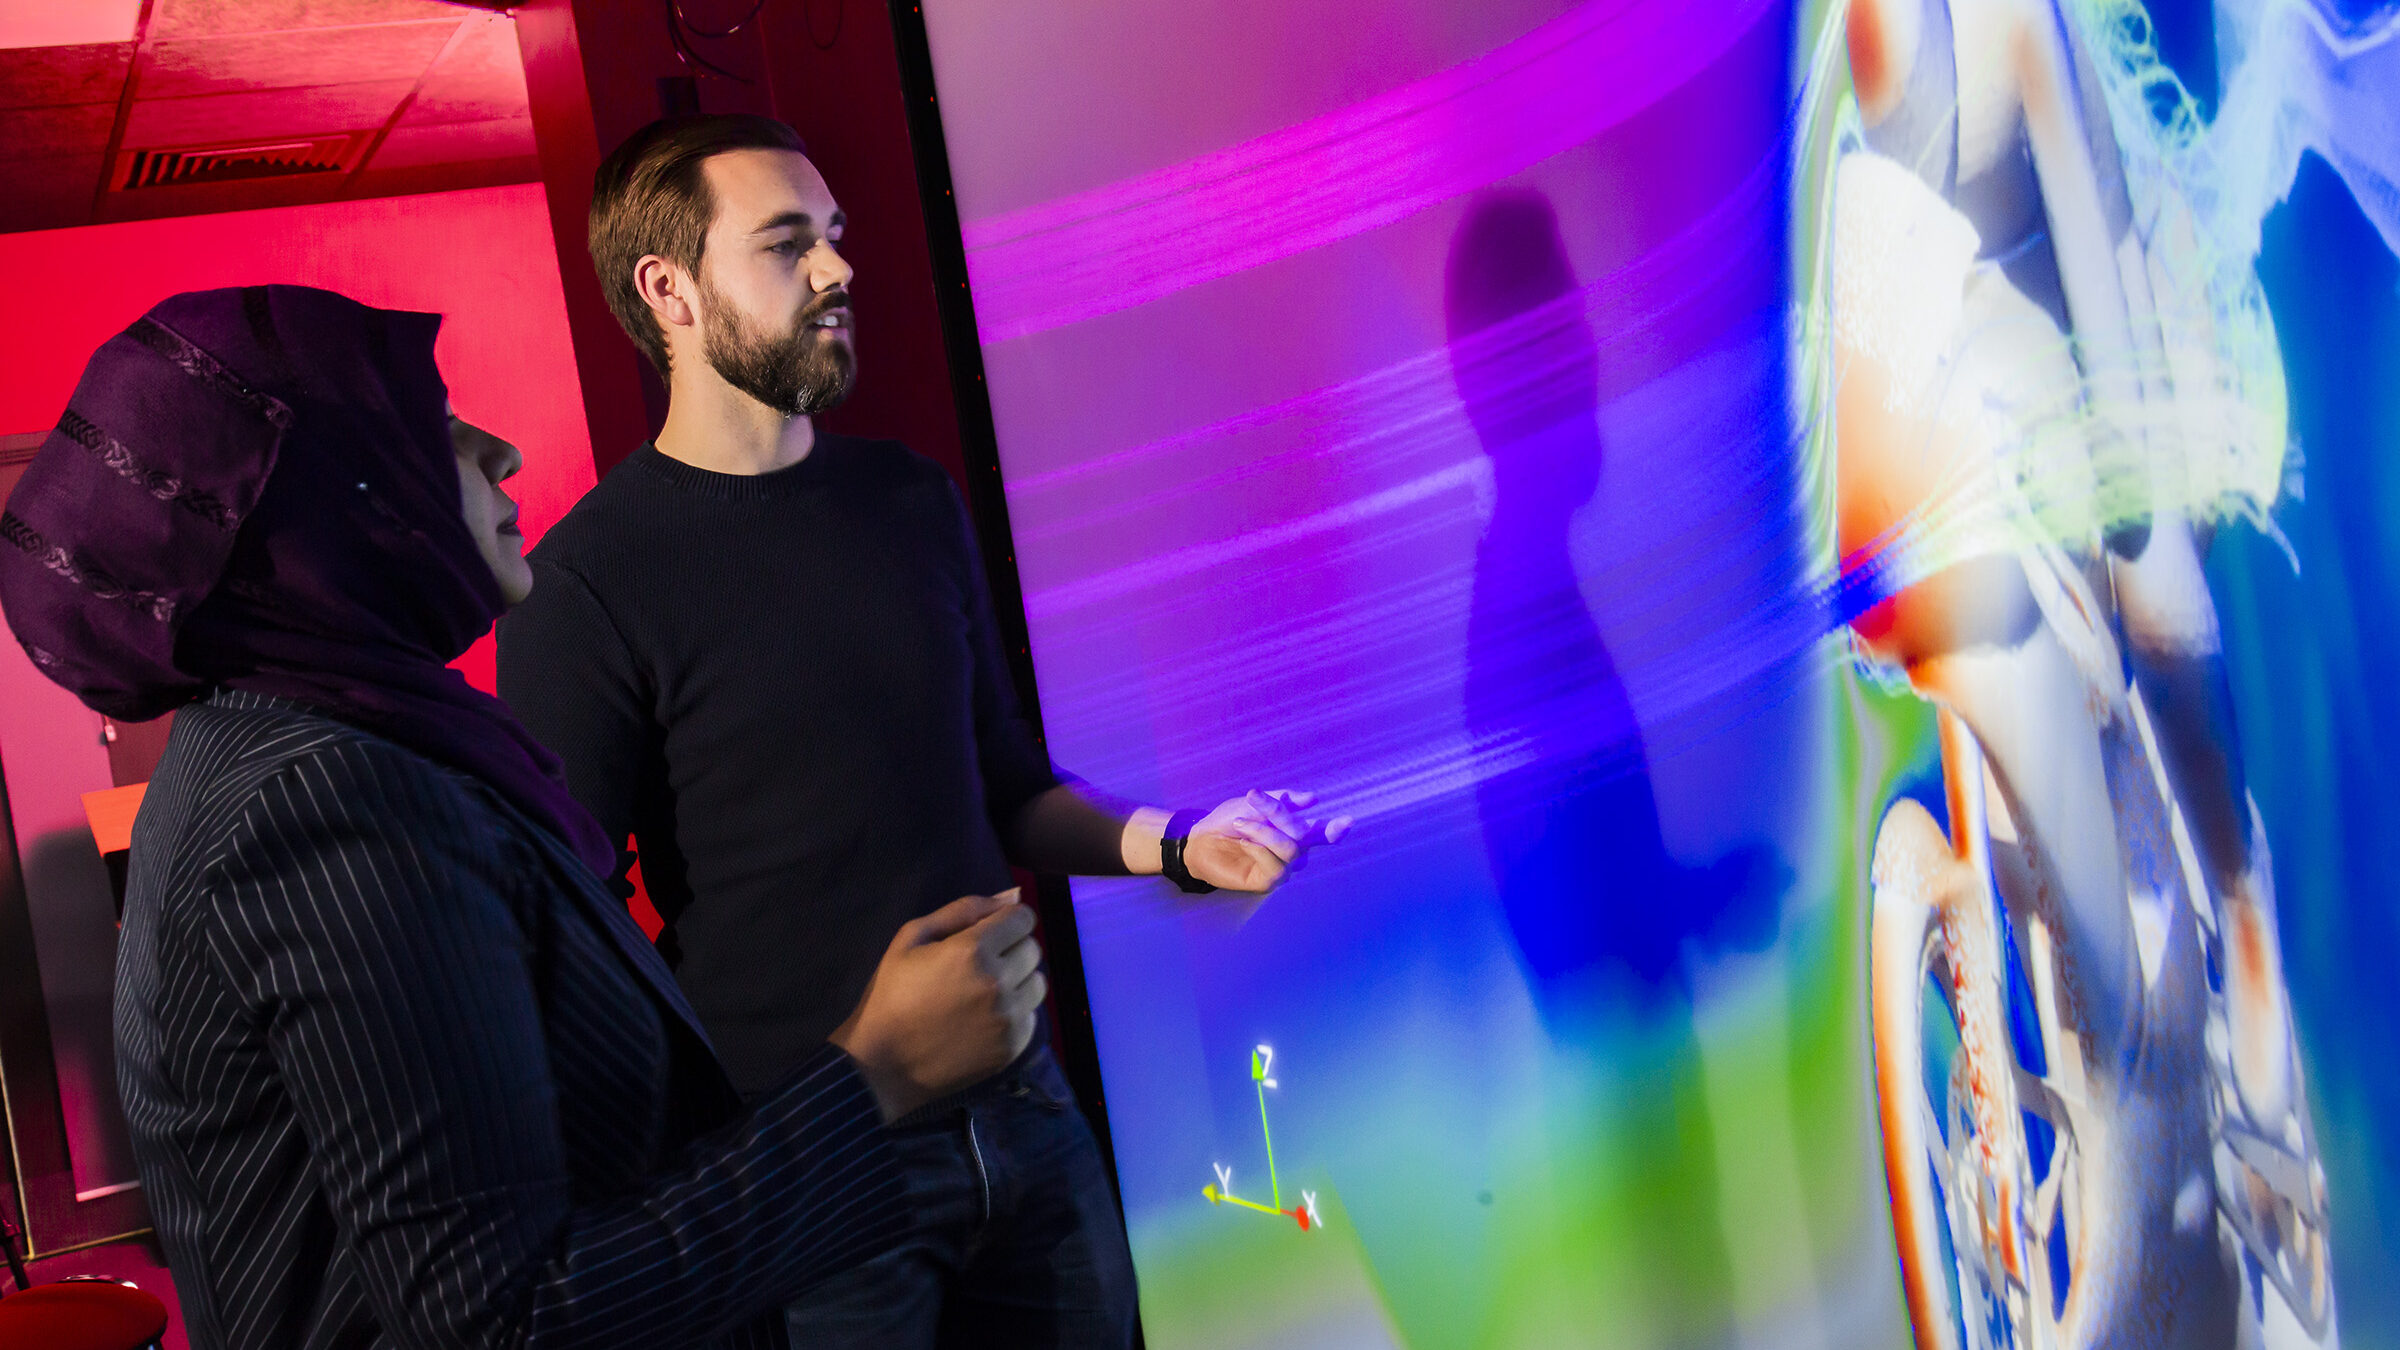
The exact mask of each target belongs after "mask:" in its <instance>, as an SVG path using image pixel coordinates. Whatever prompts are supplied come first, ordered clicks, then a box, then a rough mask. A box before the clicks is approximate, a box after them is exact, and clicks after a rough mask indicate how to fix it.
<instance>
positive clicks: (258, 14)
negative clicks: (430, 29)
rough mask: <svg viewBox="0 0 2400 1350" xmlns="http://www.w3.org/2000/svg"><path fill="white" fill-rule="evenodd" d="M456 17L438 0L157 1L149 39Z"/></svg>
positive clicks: (453, 8)
mask: <svg viewBox="0 0 2400 1350" xmlns="http://www.w3.org/2000/svg"><path fill="white" fill-rule="evenodd" d="M458 17H459V10H458V9H457V8H456V7H455V6H452V5H444V4H439V3H436V0H158V3H157V6H156V8H155V9H154V10H153V11H152V12H151V15H150V40H151V41H152V42H160V41H164V40H166V39H169V38H179V37H194V36H199V35H203V34H209V33H265V32H273V31H275V30H278V29H285V28H333V27H338V26H341V25H344V24H361V23H405V22H407V21H409V20H411V19H422V20H426V21H429V22H430V21H432V20H435V19H448V20H450V21H452V22H454V23H455V22H456V21H457V20H458Z"/></svg>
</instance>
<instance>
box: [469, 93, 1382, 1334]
mask: <svg viewBox="0 0 2400 1350" xmlns="http://www.w3.org/2000/svg"><path fill="white" fill-rule="evenodd" d="M844 226H845V221H844V219H843V216H842V213H841V210H840V208H839V207H838V206H837V204H836V203H835V201H834V198H833V195H832V193H831V192H830V191H829V190H828V189H827V187H826V185H825V182H824V180H823V179H822V178H821V177H820V176H819V175H818V174H817V171H816V169H815V168H814V167H813V166H812V165H810V163H809V162H808V160H807V159H806V158H805V157H804V156H803V155H802V153H801V145H800V140H799V137H798V136H797V135H796V134H795V133H794V132H793V131H792V130H791V128H789V127H787V126H785V125H783V124H782V123H780V122H775V121H772V120H768V119H764V118H755V117H694V118H678V119H671V120H668V121H664V122H658V123H653V124H652V125H651V126H649V127H647V128H644V129H643V130H642V131H640V132H637V133H636V134H635V135H634V137H633V138H632V139H631V140H629V141H628V142H626V144H625V145H624V146H622V147H621V148H619V149H618V150H617V151H616V152H615V153H614V154H612V155H611V156H609V158H608V160H607V162H605V163H604V164H602V165H601V167H600V171H599V174H598V176H597V179H596V182H595V189H594V194H593V202H592V214H591V246H592V257H593V261H594V263H595V265H596V266H597V267H598V269H599V273H600V278H601V282H602V285H603V287H604V288H605V290H606V292H607V295H608V298H609V302H610V306H611V308H612V309H613V310H614V311H615V313H616V315H617V318H618V320H619V322H621V323H622V324H623V325H624V326H625V330H626V332H627V334H628V335H629V336H631V337H632V338H633V340H634V342H635V344H636V345H638V346H640V347H641V348H642V350H643V353H644V354H645V355H646V356H647V357H648V358H649V359H650V361H651V363H652V364H653V365H655V366H656V367H657V368H658V369H659V371H660V373H661V374H662V375H664V376H665V378H666V380H667V382H668V386H669V404H668V413H667V420H666V424H665V426H664V427H663V428H662V429H661V430H660V432H659V434H658V438H657V440H656V441H655V442H654V443H653V444H650V445H645V446H643V447H641V448H640V449H638V450H636V451H635V452H634V453H633V454H632V455H631V456H630V457H628V458H627V459H626V460H625V462H624V463H622V464H621V465H619V466H618V467H617V469H616V470H615V471H613V472H612V473H610V475H609V476H608V478H607V479H606V480H605V481H604V482H602V483H601V484H600V485H599V486H598V487H596V488H594V489H593V490H592V492H591V493H590V494H589V495H587V496H586V497H585V498H584V499H583V501H582V502H581V503H579V504H578V505H577V506H576V508H575V509H574V510H573V511H572V512H571V513H569V515H568V516H567V518H566V519H565V520H563V521H561V522H560V523H559V524H558V525H557V526H556V527H555V528H553V529H552V530H551V531H550V532H549V534H548V535H547V536H546V537H545V538H544V539H543V541H542V543H541V545H540V546H539V547H538V548H537V549H536V550H535V551H534V553H533V555H532V558H533V562H534V565H535V568H536V572H537V575H538V576H539V578H540V583H539V585H537V587H536V588H535V591H534V598H533V600H532V601H531V602H530V603H529V604H528V605H527V606H525V607H524V608H522V609H520V610H519V611H517V613H516V614H515V615H513V616H512V617H511V618H510V619H509V621H508V623H507V624H506V625H505V626H504V628H503V629H502V632H501V643H500V687H501V690H502V693H503V695H504V696H505V697H506V698H507V700H508V702H509V703H510V704H511V705H512V706H513V707H514V708H516V709H517V711H518V712H519V714H520V715H521V716H522V717H523V718H524V719H525V721H526V723H527V725H529V726H530V727H531V728H532V729H533V730H534V732H535V734H536V735H537V736H539V737H540V738H541V739H542V740H544V741H545V742H547V743H548V744H549V745H550V746H551V747H552V748H553V749H555V750H556V751H557V752H558V753H559V754H560V755H561V756H562V757H563V758H564V759H565V761H566V765H567V774H568V781H569V785H570V786H571V788H572V789H573V791H574V793H575V795H576V796H577V797H578V798H580V799H581V800H582V801H583V802H584V803H586V804H587V805H588V806H589V807H590V808H591V809H592V811H593V812H594V814H596V815H597V816H598V817H599V818H600V821H601V823H602V825H603V827H604V828H606V829H607V830H608V831H609V833H610V836H611V837H612V838H615V839H623V838H625V837H626V835H627V834H628V833H630V834H631V835H632V836H633V837H634V840H635V843H636V846H637V850H638V853H639V858H640V862H641V866H642V875H643V879H644V881H645V883H646V884H647V887H648V890H649V893H650V896H651V899H652V900H653V902H654V903H655V904H656V905H657V907H658V909H659V912H660V914H661V915H662V916H664V917H665V919H666V921H667V925H668V927H667V931H666V932H665V933H663V934H662V935H661V937H660V946H661V948H662V949H663V950H664V951H665V952H666V953H667V956H668V959H669V961H670V963H671V964H673V965H674V967H675V970H676V975H677V978H678V980H679V981H680V982H681V983H682V985H683V987H684V989H685V990H686V992H687V993H688V994H689V996H690V998H691V1000H692V1003H693V1006H694V1007H695V1008H696V1009H697V1010H698V1011H699V1013H700V1016H701V1018H702V1019H703V1021H704V1022H705V1023H706V1024H707V1026H708V1029H709V1032H710V1034H711V1036H712V1037H713V1038H714V1039H715V1041H716V1044H717V1047H718V1049H719V1051H720V1052H721V1053H722V1055H723V1056H724V1058H725V1061H726V1063H727V1065H728V1066H729V1067H730V1068H731V1070H732V1072H733V1075H734V1079H735V1082H736V1084H737V1085H738V1086H740V1087H741V1088H742V1089H743V1090H745V1091H748V1090H752V1089H754V1088H757V1087H761V1086H764V1085H766V1084H768V1083H771V1082H773V1081H775V1080H776V1078H777V1076H778V1075H779V1074H780V1073H781V1072H782V1071H783V1070H784V1069H785V1067H786V1066H788V1065H789V1064H790V1063H791V1062H792V1061H793V1060H794V1059H795V1058H796V1057H798V1056H799V1055H801V1054H803V1053H805V1052H806V1051H807V1050H808V1048H809V1047H812V1046H814V1045H816V1044H818V1043H821V1042H822V1041H823V1040H824V1039H825V1035H826V1033H827V1032H828V1031H829V1030H831V1029H832V1028H833V1027H834V1026H835V1024H836V1023H838V1022H839V1021H840V1020H841V1018H842V1017H843V1016H844V1015H845V1014H846V1013H847V1011H848V1010H849V1008H850V1007H852V1006H853V1005H854V1004H856V1002H857V1001H858V998H859V994H860V991H861V990H863V989H864V988H866V986H867V983H868V980H869V977H870V975H871V974H872V973H873V971H874V969H875V961H876V958H877V956H878V954H880V953H881V952H882V951H883V950H884V948H885V947H886V945H887V944H888V943H889V942H890V941H891V937H892V933H893V931H894V930H895V929H896V928H897V927H898V926H899V925H901V924H903V923H905V922H908V921H910V920H912V919H914V918H916V917H917V916H919V915H922V914H925V913H928V912H930V911H931V910H933V909H935V908H936V907H938V906H939V905H940V904H942V903H943V902H945V901H947V900H949V899H950V898H951V897H954V896H957V895H961V894H969V893H977V894H982V893H989V892H992V891H995V890H998V889H1001V888H1003V887H1005V886H1006V884H1007V875H1008V864H1009V863H1010V862H1015V863H1018V864H1020V865H1023V866H1025V867H1028V868H1031V869H1033V870H1036V871H1056V872H1072V873H1084V874H1117V875H1123V874H1126V873H1158V872H1160V871H1162V870H1165V871H1168V872H1169V873H1170V875H1173V876H1174V877H1175V879H1176V881H1177V883H1178V884H1179V885H1181V886H1183V887H1185V889H1187V890H1194V891H1198V890H1205V889H1209V888H1210V887H1211V886H1215V887H1223V888H1225V889H1228V890H1238V891H1247V892H1263V891H1265V890H1267V889H1269V888H1270V887H1272V886H1273V885H1274V884H1275V883H1276V882H1277V881H1278V880H1279V879H1280V878H1281V877H1282V875H1283V873H1284V872H1285V870H1286V869H1287V868H1288V867H1289V866H1290V865H1291V864H1292V863H1294V862H1295V861H1297V860H1298V858H1299V857H1300V855H1301V853H1302V852H1303V850H1305V849H1306V848H1308V847H1309V846H1310V845H1311V844H1313V843H1315V842H1320V841H1324V840H1329V839H1331V838H1332V837H1334V836H1336V835H1338V834H1339V833H1340V831H1341V830H1342V829H1343V828H1344V827H1345V826H1346V824H1347V822H1345V821H1339V820H1336V821H1329V822H1327V821H1318V820H1313V819H1310V818H1308V817H1306V816H1304V815H1303V814H1302V812H1303V811H1304V810H1306V808H1307V807H1308V805H1309V799H1308V797H1307V796H1306V794H1270V793H1250V794H1247V795H1246V796H1244V797H1242V798H1238V799H1236V800H1234V801H1231V802H1227V803H1225V804H1224V805H1222V806H1219V807H1217V808H1216V809H1215V810H1213V811H1210V812H1207V813H1205V814H1203V813H1199V812H1191V813H1185V814H1180V815H1179V814H1174V813H1170V812H1168V811H1166V810H1164V809H1161V808H1156V807H1143V808H1139V809H1133V810H1120V809H1117V808H1114V807H1111V806H1109V805H1106V804H1104V803H1102V802H1100V801H1098V800H1096V799H1095V798H1092V797H1087V796H1085V795H1083V794H1082V793H1080V792H1078V791H1076V790H1075V789H1073V788H1070V787H1068V786H1065V785H1062V784H1061V783H1060V781H1059V778H1058V775H1057V774H1056V772H1055V771H1054V770H1053V769H1052V768H1051V766H1050V765H1049V763H1048V762H1047V760H1046V759H1045V758H1044V757H1043V756H1042V754H1041V753H1040V751H1039V749H1038V748H1037V747H1036V745H1035V743H1034V739H1033V735H1032V731H1031V729H1030V727H1029V726H1028V725H1027V724H1026V722H1025V720H1024V719H1023V717H1022V716H1021V715H1020V714H1019V712H1018V709H1017V704H1016V700H1015V698H1014V696H1013V694H1012V692H1011V690H1010V687H1009V680H1008V675H1007V672H1006V670H1005V668H1004V667H1003V665H1002V663H1001V659H1000V655H999V643H998V640H997V637H996V634H995V628H994V621H993V617H992V608H991V601H990V598H989V595H988V593H987V591H986V589H985V586H984V580H983V575H982V571H981V567H980V565H979V563H978V561H977V557H976V550H975V545H974V541H973V536H972V532H971V530H970V529H969V527H968V524H967V520H966V514H965V511H964V509H963V507H962V506H961V504H960V501H959V498H958V494H957V491H956V489H955V488H954V487H953V486H952V485H951V483H950V481H949V479H948V477H947V475H945V474H944V473H943V472H942V471H941V469H940V468H938V467H937V466H935V465H934V464H933V463H932V462H930V461H928V460H925V459H923V458H920V457H918V456H916V455H914V454H912V453H911V452H909V451H908V450H907V449H905V448H904V447H902V446H900V445H897V444H895V443H892V442H876V441H862V440H855V439H851V438H848V437H840V436H833V435H829V434H821V433H819V432H818V431H817V430H816V428H815V425H814V423H813V422H812V421H811V420H810V418H811V415H812V414H814V413H819V412H822V411H824V410H826V409H828V408H831V407H833V406H834V405H835V404H836V403H838V402H840V401H841V399H842V397H843V396H844V395H845V394H846V393H847V392H848V390H849V387H850V383H851V379H852V375H853V372H854V369H855V357H854V354H853V351H852V347H851V322H850V313H851V311H850V295H849V290H848V284H849V281H850V277H851V271H850V267H849V265H848V264H847V263H845V262H844V261H843V260H842V257H841V254H840V250H839V243H840V240H841V238H842V231H843V229H844ZM899 1139H900V1149H901V1155H902V1158H903V1163H904V1166H905V1167H906V1168H907V1169H908V1171H909V1173H910V1185H911V1194H912V1199H913V1200H914V1201H915V1203H916V1205H917V1208H918V1215H919V1229H918V1233H917V1236H916V1238H915V1239H914V1240H913V1241H912V1242H911V1243H910V1244H909V1245H908V1246H906V1247H904V1248H903V1249H902V1250H901V1251H899V1252H897V1253H895V1254H894V1255H892V1256H889V1257H885V1258H882V1259H879V1260H878V1261H876V1262H873V1263H871V1264H870V1265H868V1266H865V1267H861V1268H860V1269H859V1270H857V1271H855V1272H852V1273H850V1274H847V1275H844V1276H841V1277H837V1278H835V1279H833V1280H831V1281H828V1282H827V1283H826V1284H825V1285H822V1286H820V1287H819V1288H818V1289H817V1290H815V1291H813V1292H812V1293H811V1294H810V1296H809V1297H808V1298H806V1299H804V1300H803V1301H802V1302H801V1303H800V1304H798V1305H796V1306H795V1307H794V1308H793V1309H792V1313H791V1320H792V1326H793V1329H794V1331H795V1332H797V1333H799V1334H800V1337H801V1340H802V1343H804V1344H809V1345H820V1344H822V1345H874V1346H879V1347H882V1346H901V1345H925V1346H931V1345H937V1344H961V1343H965V1341H966V1339H968V1338H969V1337H971V1340H972V1343H973V1344H975V1345H978V1346H1006V1345H1044V1346H1050V1345H1060V1346H1116V1345H1124V1344H1126V1343H1127V1342H1128V1341H1129V1340H1130V1337H1131V1331H1132V1323H1133V1313H1134V1304H1133V1279H1132V1269H1131V1263H1130V1260H1129V1259H1128V1256H1127V1253H1126V1249H1125V1242H1124V1235H1123V1231H1122V1228H1121V1225H1120V1222H1119V1218H1118V1215H1117V1212H1116V1208H1115V1205H1114V1204H1113V1202H1112V1200H1111V1197H1110V1193H1109V1188H1108V1184H1107V1179H1106V1175H1105V1172H1104V1170H1103V1168H1102V1166H1101V1164H1100V1160H1099V1156H1098V1150H1097V1148H1096V1147H1095V1145H1094V1144H1093V1141H1092V1137H1091V1133H1090V1131H1089V1129H1088V1128H1087V1127H1086V1126H1085V1124H1084V1122H1083V1120H1082V1119H1081V1118H1080V1116H1079V1114H1078V1113H1077V1112H1076V1111H1075V1109H1074V1106H1073V1103H1072V1101H1071V1100H1070V1099H1069V1097H1068V1095H1067V1092H1066V1090H1065V1086H1064V1083H1063V1081H1062V1079H1061V1077H1060V1075H1059V1072H1058V1069H1057V1066H1056V1064H1055V1063H1054V1062H1053V1060H1052V1058H1051V1056H1050V1054H1049V1052H1048V1051H1047V1049H1046V1048H1043V1047H1042V1046H1041V1045H1040V1044H1039V1043H1038V1041H1037V1044H1036V1045H1035V1047H1034V1048H1032V1049H1031V1050H1029V1051H1028V1052H1027V1054H1026V1055H1025V1056H1023V1057H1021V1058H1020V1059H1019V1061H1018V1062H1017V1063H1015V1064H1014V1065H1012V1066H1011V1067H1010V1068H1009V1069H1008V1070H1007V1071H1005V1072H1003V1073H1002V1074H1000V1075H998V1076H997V1077H995V1078H993V1079H991V1080H989V1081H987V1082H985V1083H983V1084H981V1085H979V1086H978V1087H976V1088H974V1089H970V1090H969V1091H967V1092H965V1093H961V1094H958V1095H957V1096H955V1097H954V1098H951V1099H948V1100H944V1101H940V1102H937V1103H934V1104H933V1105H932V1106H929V1107H927V1108H925V1109H923V1110H920V1111H918V1112H917V1113H915V1114H914V1115H913V1116H912V1117H910V1118H909V1120H907V1121H905V1122H903V1128H902V1129H901V1130H900V1131H899Z"/></svg>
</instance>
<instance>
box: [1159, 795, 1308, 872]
mask: <svg viewBox="0 0 2400 1350" xmlns="http://www.w3.org/2000/svg"><path fill="white" fill-rule="evenodd" d="M1316 800H1317V794H1315V793H1313V792H1249V793H1245V794H1244V795H1242V796H1239V797H1236V798H1234V799H1233V800H1232V801H1229V802H1226V803H1225V804H1224V805H1222V806H1219V807H1218V808H1217V809H1216V810H1214V811H1211V812H1209V813H1208V814H1207V815H1206V816H1203V817H1202V818H1201V820H1200V823H1199V824H1197V825H1194V826H1193V827H1192V836H1191V840H1190V842H1189V843H1186V844H1185V845H1184V846H1183V865H1184V866H1185V867H1186V868H1188V869H1190V871H1191V874H1192V875H1193V876H1195V877H1197V878H1199V879H1200V880H1202V881H1205V882H1207V883H1208V884H1210V885H1211V886H1215V887H1217V888H1218V889H1219V890H1227V891H1246V892H1248V893H1250V894H1252V895H1264V894H1266V893H1267V892H1268V891H1271V890H1273V889H1275V886H1276V883H1278V882H1280V881H1282V880H1283V878H1284V875H1285V874H1286V873H1289V872H1293V871H1296V870H1298V869H1299V868H1300V867H1301V866H1302V865H1303V864H1304V863H1306V862H1307V860H1308V851H1309V850H1310V849H1311V848H1314V847H1316V846H1317V845H1318V844H1331V843H1335V842H1338V841H1339V840H1340V839H1341V837H1342V836H1343V835H1345V834H1347V833H1349V832H1350V818H1349V817H1348V816H1335V817H1333V818H1331V819H1329V820H1328V819H1323V818H1317V817H1310V816H1304V815H1302V814H1301V812H1303V811H1306V810H1307V809H1308V808H1309V807H1310V806H1313V805H1315V804H1316Z"/></svg>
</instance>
